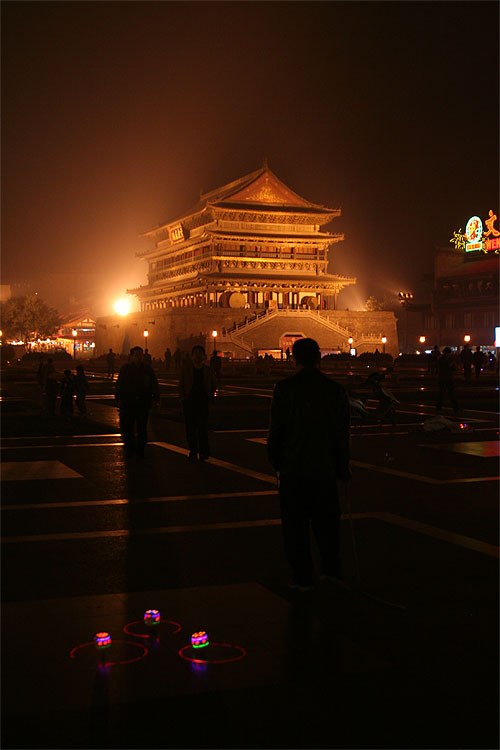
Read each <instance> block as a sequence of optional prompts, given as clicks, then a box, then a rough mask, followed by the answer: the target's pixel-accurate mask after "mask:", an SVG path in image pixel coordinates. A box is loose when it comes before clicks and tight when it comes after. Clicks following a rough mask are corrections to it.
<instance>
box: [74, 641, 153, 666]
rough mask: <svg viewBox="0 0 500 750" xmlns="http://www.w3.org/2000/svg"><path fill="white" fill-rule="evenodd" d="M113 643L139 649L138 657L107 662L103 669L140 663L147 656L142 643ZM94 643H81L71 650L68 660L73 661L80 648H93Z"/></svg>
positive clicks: (147, 651) (147, 650) (146, 650)
mask: <svg viewBox="0 0 500 750" xmlns="http://www.w3.org/2000/svg"><path fill="white" fill-rule="evenodd" d="M113 643H126V644H128V645H129V646H135V647H136V648H140V649H141V652H142V653H141V654H140V655H139V656H134V658H133V659H122V660H121V661H107V662H105V663H104V664H103V665H101V666H104V667H117V666H119V665H121V664H133V663H134V662H135V661H140V660H141V659H144V657H145V656H147V655H148V653H149V649H147V648H146V646H143V645H142V643H136V642H135V641H119V640H118V641H117V640H115V641H113ZM94 645H95V644H94V641H89V643H81V644H80V645H79V646H75V648H72V649H71V651H70V652H69V655H70V658H71V659H74V658H75V654H76V652H77V651H79V650H80V649H82V648H85V647H86V646H94Z"/></svg>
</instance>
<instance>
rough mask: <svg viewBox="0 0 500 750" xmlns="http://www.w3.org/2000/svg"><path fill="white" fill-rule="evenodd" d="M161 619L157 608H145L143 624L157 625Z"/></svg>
mask: <svg viewBox="0 0 500 750" xmlns="http://www.w3.org/2000/svg"><path fill="white" fill-rule="evenodd" d="M160 620H161V615H160V613H159V611H158V610H157V609H147V610H146V611H145V612H144V625H147V626H148V628H150V627H152V626H154V625H159V624H160Z"/></svg>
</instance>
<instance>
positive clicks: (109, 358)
mask: <svg viewBox="0 0 500 750" xmlns="http://www.w3.org/2000/svg"><path fill="white" fill-rule="evenodd" d="M115 358H116V354H115V353H114V351H113V349H110V350H109V352H108V353H107V354H106V362H107V364H108V378H111V380H113V378H114V376H115Z"/></svg>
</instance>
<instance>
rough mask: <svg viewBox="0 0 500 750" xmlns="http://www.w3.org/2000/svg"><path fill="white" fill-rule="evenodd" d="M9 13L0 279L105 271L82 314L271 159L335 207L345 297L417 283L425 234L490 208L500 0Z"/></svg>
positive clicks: (440, 239)
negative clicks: (142, 255) (170, 232)
mask: <svg viewBox="0 0 500 750" xmlns="http://www.w3.org/2000/svg"><path fill="white" fill-rule="evenodd" d="M2 15H3V22H2V36H3V40H2V97H3V102H2V104H3V106H2V114H3V117H2V120H3V122H2V136H3V142H2V214H3V221H2V225H3V228H2V235H3V236H2V246H3V253H2V282H3V283H11V284H14V283H20V282H23V281H29V282H31V283H32V284H35V283H36V280H37V278H39V279H42V278H44V275H46V274H47V273H52V272H64V273H70V272H72V273H82V274H84V275H85V277H87V278H90V277H92V278H94V279H95V275H96V274H97V275H98V278H99V281H98V282H97V283H95V284H94V286H93V293H95V299H94V300H93V303H92V311H93V312H94V313H95V314H98V315H100V314H106V313H109V312H111V311H112V303H113V301H114V300H115V299H116V297H117V296H119V295H120V293H121V292H123V291H124V290H125V288H126V287H133V286H135V285H137V284H139V283H145V281H146V264H145V263H144V261H139V260H137V259H135V257H134V253H135V252H136V251H137V250H140V249H144V248H145V246H146V245H145V244H144V242H145V241H144V240H141V239H140V238H139V237H138V235H139V234H140V233H141V232H143V231H146V230H147V229H150V228H151V227H153V226H155V225H157V224H158V223H160V222H165V221H167V220H169V219H171V218H174V217H175V215H176V214H178V213H180V212H183V211H184V210H186V209H187V208H189V207H190V206H191V205H192V204H194V203H196V201H197V200H198V197H199V192H200V189H203V190H205V191H208V190H210V189H212V188H215V187H218V186H220V185H222V184H224V183H226V182H229V181H231V180H234V179H236V178H238V177H240V176H242V175H244V174H247V173H248V172H252V171H254V170H256V169H258V168H259V167H260V166H261V164H262V160H263V157H267V158H268V161H269V166H270V168H271V169H272V170H273V171H274V172H275V173H276V174H277V175H278V176H279V177H280V178H281V179H282V180H283V181H284V182H285V183H287V184H288V185H289V186H290V187H291V188H292V189H293V190H295V191H296V192H297V193H299V194H300V195H302V196H304V197H305V198H307V199H309V200H311V201H313V202H317V203H321V204H324V205H327V206H330V207H333V208H335V207H340V208H341V209H342V213H343V215H342V218H340V219H337V220H335V221H334V222H333V223H332V224H331V225H330V226H329V228H330V229H331V231H333V232H339V231H340V232H344V233H345V241H344V242H343V243H341V244H337V245H334V246H333V247H332V249H331V251H330V259H331V262H330V271H331V272H333V273H341V274H345V275H353V276H357V277H358V285H357V286H356V287H354V288H352V289H349V290H345V292H342V294H341V295H340V297H339V307H341V308H343V307H350V308H351V309H360V308H362V306H363V304H364V302H365V300H366V298H367V296H368V295H369V294H375V295H377V296H381V295H382V294H383V293H384V292H385V291H388V292H392V291H397V290H398V289H409V290H412V291H416V292H418V291H419V290H420V288H421V284H420V280H421V277H422V275H423V274H424V273H428V272H431V271H432V259H433V251H434V248H435V247H436V246H440V245H441V246H442V245H448V240H449V239H450V237H451V236H452V233H453V231H454V230H455V229H459V228H460V227H461V228H462V229H465V223H466V221H467V219H468V218H469V217H470V216H471V215H473V214H478V215H479V216H480V217H482V218H483V220H484V218H485V217H487V215H488V211H489V209H490V208H492V209H493V210H494V211H495V213H497V214H499V215H500V211H499V200H498V164H499V150H498V109H499V101H498V90H499V80H498V20H499V19H498V4H497V3H496V2H470V3H469V2H458V3H455V2H441V3H433V2H418V3H411V2H391V3H379V2H368V3H364V2H331V3H329V2H319V3H316V2H308V3H302V2H280V3H274V2H258V3H245V2H242V3H239V2H238V3H233V2H223V3H215V2H204V3H196V2H185V3H170V2H158V3H156V2H141V3H135V2H110V3H108V2H99V3H92V2H82V3H79V2H57V3H45V2H36V3H30V2H3V3H2ZM497 226H499V225H498V224H497ZM89 275H90V276H89ZM93 275H94V276H93ZM82 278H83V276H82ZM77 286H78V282H77V281H75V292H76V293H75V296H76V298H78V293H77V292H78V290H77ZM47 301H48V302H51V300H50V299H49V300H47Z"/></svg>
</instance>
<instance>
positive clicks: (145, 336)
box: [143, 328, 149, 349]
mask: <svg viewBox="0 0 500 750" xmlns="http://www.w3.org/2000/svg"><path fill="white" fill-rule="evenodd" d="M143 335H144V349H147V348H148V336H149V331H148V329H147V328H145V329H144V331H143Z"/></svg>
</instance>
